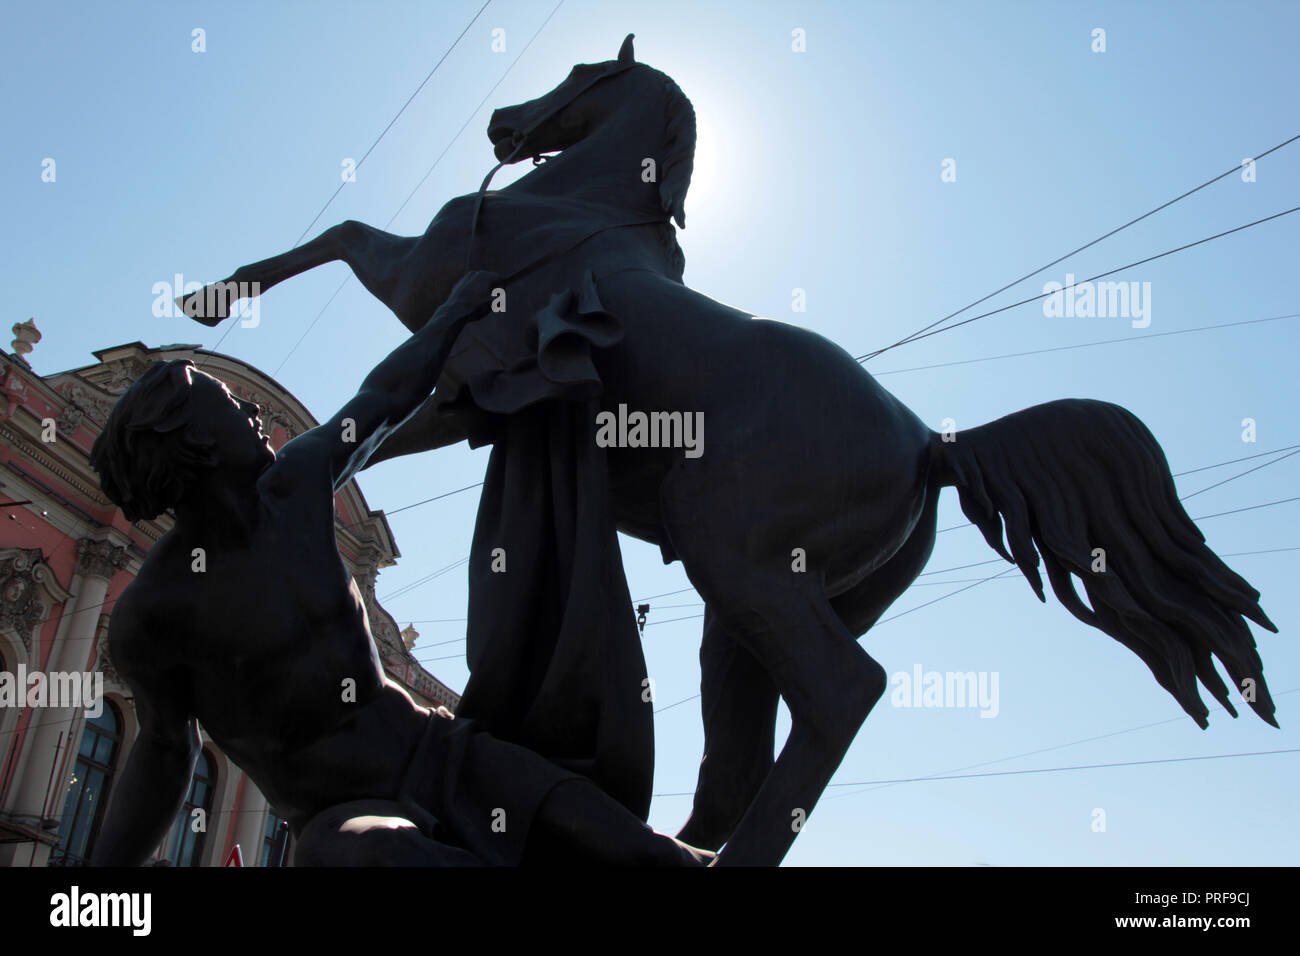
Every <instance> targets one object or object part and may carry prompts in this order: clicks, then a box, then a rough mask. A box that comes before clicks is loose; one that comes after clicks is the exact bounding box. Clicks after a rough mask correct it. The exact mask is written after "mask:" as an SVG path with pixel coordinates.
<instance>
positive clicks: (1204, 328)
mask: <svg viewBox="0 0 1300 956" xmlns="http://www.w3.org/2000/svg"><path fill="white" fill-rule="evenodd" d="M1295 318H1300V312H1292V313H1290V314H1288V315H1272V316H1269V317H1268V318H1266V319H1247V320H1246V321H1244V322H1225V323H1223V324H1222V325H1201V326H1197V327H1196V328H1194V329H1175V330H1174V331H1172V332H1153V333H1152V334H1150V335H1126V336H1124V337H1122V338H1118V339H1102V340H1100V341H1097V342H1079V343H1078V344H1076V345H1056V346H1053V347H1052V348H1046V349H1032V350H1031V351H1028V352H1008V353H1006V354H1005V355H986V356H984V357H983V358H973V359H960V360H958V361H955V362H936V363H935V364H933V365H915V366H913V367H911V368H895V369H890V370H889V371H886V372H872V373H871V375H872V377H873V378H880V377H881V376H882V375H901V374H902V373H904V372H923V371H926V370H927V369H933V368H951V367H952V366H955V365H974V364H975V363H977V362H996V361H998V360H1000V359H1009V358H1022V357H1024V356H1026V355H1046V354H1047V353H1048V352H1069V351H1071V350H1073V349H1086V348H1092V347H1093V346H1096V345H1115V344H1118V343H1121V342H1143V341H1145V340H1147V339H1159V338H1164V337H1165V336H1166V335H1186V334H1187V333H1189V332H1208V331H1210V330H1211V329H1231V328H1235V327H1236V326H1239V325H1258V324H1259V323H1261V322H1278V321H1281V320H1282V319H1295Z"/></svg>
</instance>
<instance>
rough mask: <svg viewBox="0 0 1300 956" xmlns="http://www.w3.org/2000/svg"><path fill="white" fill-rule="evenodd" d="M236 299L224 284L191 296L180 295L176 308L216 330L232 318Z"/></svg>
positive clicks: (207, 288)
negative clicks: (223, 322)
mask: <svg viewBox="0 0 1300 956" xmlns="http://www.w3.org/2000/svg"><path fill="white" fill-rule="evenodd" d="M235 301H236V299H235V298H234V297H233V293H231V292H229V290H228V289H227V288H226V287H225V285H223V284H222V283H220V282H218V283H215V284H214V285H208V286H204V287H203V288H202V289H199V290H198V291H197V292H191V293H190V294H189V295H178V296H177V297H176V299H175V302H176V307H177V308H178V309H180V310H181V312H183V313H184V314H185V315H188V316H189V317H190V318H191V319H193V320H194V321H195V322H198V323H199V324H200V325H206V326H208V327H209V328H215V327H216V326H217V325H219V324H221V322H222V321H223V320H225V319H228V318H230V313H231V311H232V310H233V308H234V305H235Z"/></svg>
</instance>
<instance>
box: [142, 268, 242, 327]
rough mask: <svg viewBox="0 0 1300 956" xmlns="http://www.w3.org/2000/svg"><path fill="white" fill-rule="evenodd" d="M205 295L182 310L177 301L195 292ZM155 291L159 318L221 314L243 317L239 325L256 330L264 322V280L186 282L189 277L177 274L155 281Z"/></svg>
mask: <svg viewBox="0 0 1300 956" xmlns="http://www.w3.org/2000/svg"><path fill="white" fill-rule="evenodd" d="M200 290H201V291H202V292H203V295H197V296H194V298H192V299H189V300H188V301H186V303H185V309H184V311H183V312H182V311H181V309H180V308H179V307H178V306H177V304H176V300H177V299H179V298H182V297H184V296H187V295H193V294H194V293H195V292H199V291H200ZM152 292H153V294H154V297H155V298H154V300H153V314H154V316H155V317H156V318H159V319H171V318H176V317H177V316H179V315H187V316H189V317H190V318H191V319H201V318H204V317H205V316H215V315H218V314H222V313H224V314H226V315H233V316H238V317H239V320H240V321H239V324H240V326H241V327H243V328H245V329H255V328H257V327H258V325H260V324H261V321H262V307H261V302H262V300H261V299H260V298H259V296H260V295H261V294H262V283H260V282H213V283H212V284H210V285H206V286H205V285H204V284H203V283H202V282H186V281H185V276H183V275H182V274H181V273H179V272H178V273H176V274H175V275H174V276H173V277H172V281H171V282H155V283H154V284H153V289H152Z"/></svg>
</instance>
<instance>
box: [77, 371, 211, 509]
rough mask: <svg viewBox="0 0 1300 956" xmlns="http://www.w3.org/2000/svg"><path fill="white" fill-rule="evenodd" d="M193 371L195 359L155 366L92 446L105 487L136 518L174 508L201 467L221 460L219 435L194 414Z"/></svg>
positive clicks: (92, 460) (122, 402)
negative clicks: (215, 450)
mask: <svg viewBox="0 0 1300 956" xmlns="http://www.w3.org/2000/svg"><path fill="white" fill-rule="evenodd" d="M193 369H194V363H193V362H191V361H190V360H189V359H175V360H173V361H171V362H156V363H154V364H153V365H151V366H149V368H148V370H146V371H145V373H144V374H143V375H141V376H140V378H139V380H138V381H137V382H136V383H135V384H134V385H132V386H131V387H130V388H129V389H127V391H126V393H125V394H124V395H123V396H122V397H121V398H120V399H118V402H117V404H116V405H115V406H114V407H113V411H112V412H111V413H110V414H109V416H108V422H107V424H105V425H104V430H103V431H102V432H100V435H99V437H98V438H96V439H95V444H94V445H93V446H92V447H91V449H90V464H91V467H92V468H94V469H95V471H97V472H99V484H100V487H101V488H103V489H104V494H106V495H108V497H109V500H111V501H112V502H113V503H114V504H116V505H117V506H118V507H119V508H121V509H122V512H123V513H124V514H125V515H126V517H127V519H128V520H130V521H141V520H144V519H149V518H156V517H158V515H160V514H162V513H163V512H164V511H166V510H167V509H168V508H171V507H174V506H175V504H176V502H177V501H179V500H180V498H181V495H182V494H183V493H184V491H185V486H186V485H187V484H189V482H190V481H191V480H193V478H194V476H195V474H196V473H197V471H198V470H199V469H201V468H210V467H212V466H213V465H215V464H216V458H215V457H214V456H213V454H212V446H213V444H214V442H213V439H212V438H211V437H209V436H208V435H207V433H206V432H205V431H204V430H203V429H202V428H200V427H198V423H196V422H195V421H194V417H193V408H192V405H191V402H190V389H191V388H192V385H193V377H192V371H193Z"/></svg>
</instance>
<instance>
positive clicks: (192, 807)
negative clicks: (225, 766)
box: [164, 750, 217, 866]
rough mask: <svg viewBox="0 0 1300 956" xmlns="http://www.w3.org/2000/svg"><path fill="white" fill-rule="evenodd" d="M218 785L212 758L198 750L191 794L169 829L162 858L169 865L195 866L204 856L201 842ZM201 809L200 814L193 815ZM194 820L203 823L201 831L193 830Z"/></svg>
mask: <svg viewBox="0 0 1300 956" xmlns="http://www.w3.org/2000/svg"><path fill="white" fill-rule="evenodd" d="M216 786H217V771H216V766H215V764H214V763H213V761H212V758H211V757H210V756H209V755H208V752H207V751H206V750H202V751H199V759H198V762H197V763H195V765H194V776H193V777H192V778H191V779H190V793H189V796H187V797H186V798H185V806H183V807H181V812H180V815H179V816H177V817H176V823H175V824H174V825H173V826H172V833H171V837H170V838H169V839H168V841H167V843H166V844H164V845H165V846H166V847H167V856H166V857H165V859H166V860H167V861H168V862H170V863H171V865H172V866H198V865H199V861H200V860H201V859H202V857H203V842H204V837H206V836H207V829H208V825H209V823H210V820H209V818H210V817H211V816H212V793H213V791H214V790H215V789H216ZM196 810H202V811H203V812H202V813H196V812H195V811H196ZM196 820H202V828H201V829H199V830H196V829H195V827H196V826H197V825H198V824H196V822H195V821H196Z"/></svg>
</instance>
